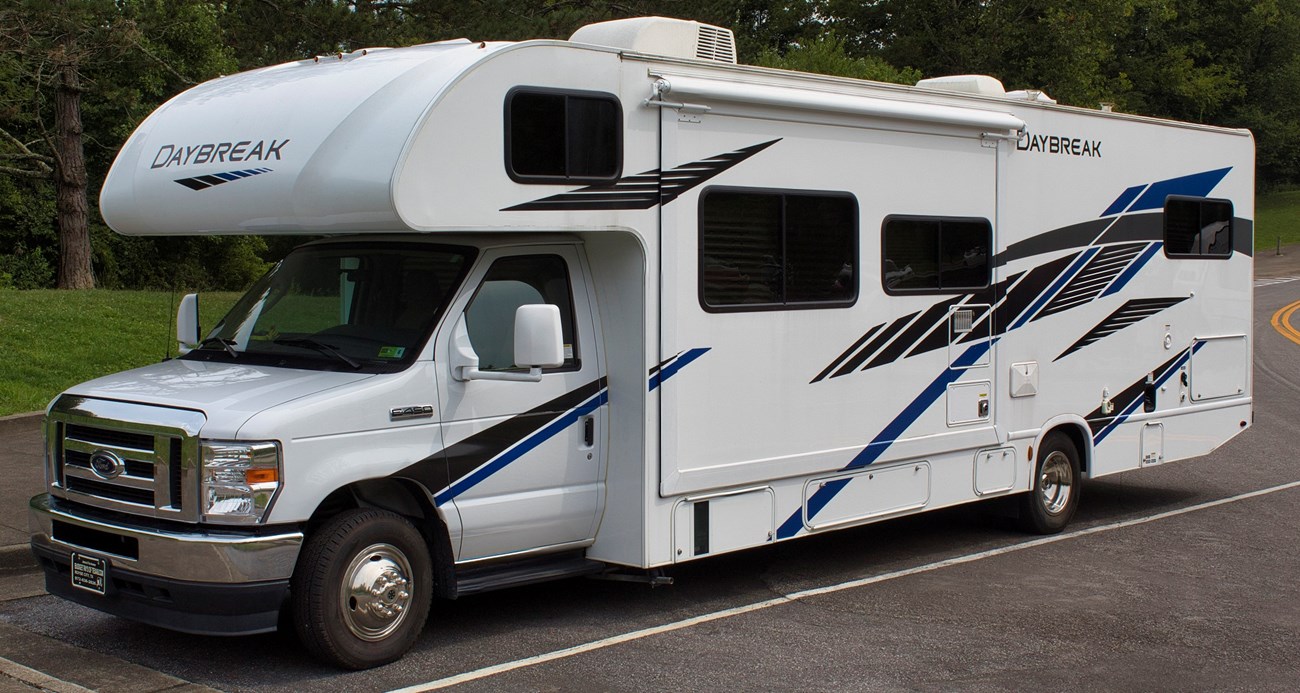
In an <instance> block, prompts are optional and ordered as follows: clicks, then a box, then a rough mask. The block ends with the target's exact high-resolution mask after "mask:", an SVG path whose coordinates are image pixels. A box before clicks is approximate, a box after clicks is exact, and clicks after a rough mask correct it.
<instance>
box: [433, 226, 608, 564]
mask: <svg viewBox="0 0 1300 693" xmlns="http://www.w3.org/2000/svg"><path fill="white" fill-rule="evenodd" d="M585 276H586V274H585V272H584V268H583V265H582V263H581V261H580V256H579V254H578V252H577V251H576V249H575V248H574V247H572V246H545V247H537V248H528V249H520V248H512V249H510V250H509V251H503V250H492V251H487V252H485V253H484V255H483V257H482V258H481V259H480V261H479V262H478V263H477V264H476V267H475V269H474V271H473V272H472V273H471V276H470V278H469V280H468V281H467V283H466V287H467V290H466V291H465V292H464V294H463V295H462V296H461V297H460V298H459V299H458V301H457V303H456V304H454V305H453V307H452V311H451V312H449V313H448V318H447V320H445V321H444V328H443V329H442V332H441V333H440V334H439V339H438V342H437V348H436V350H435V355H434V359H435V361H437V362H438V363H440V364H443V367H442V368H441V369H440V370H439V374H440V376H439V389H440V392H439V400H440V402H441V407H442V419H443V422H444V426H445V428H444V431H445V434H444V435H445V437H446V439H447V440H448V442H449V445H448V447H447V448H446V450H445V452H444V455H445V459H446V463H447V468H448V477H449V486H448V487H447V488H446V489H444V490H443V491H442V492H441V493H439V494H438V502H439V504H440V505H445V504H447V503H451V504H454V507H455V509H456V511H457V512H458V513H459V515H460V524H461V528H462V530H461V536H460V541H459V550H458V552H457V558H458V560H461V561H465V560H474V559H479V558H488V557H492V556H501V555H506V554H512V553H518V552H522V551H529V550H532V549H538V548H544V547H553V546H560V545H565V544H572V543H575V542H583V541H587V540H589V539H591V538H592V536H593V535H594V532H595V524H596V518H597V517H598V514H599V511H600V508H601V505H602V503H603V502H604V486H603V479H602V476H603V475H602V472H601V468H602V463H603V459H602V458H603V445H602V432H603V431H604V428H605V407H604V406H603V403H604V399H605V397H604V390H603V382H604V381H603V378H602V375H603V371H602V368H603V366H602V364H601V359H600V358H599V354H598V352H597V346H596V345H597V340H596V339H595V333H596V332H595V331H596V324H595V321H594V318H593V317H592V314H593V311H592V303H591V297H590V296H589V295H588V291H587V283H586V281H585ZM536 303H548V304H553V305H556V306H558V307H559V309H560V316H561V322H562V324H563V329H564V338H565V345H564V352H565V354H564V355H565V361H564V364H563V365H562V366H560V367H558V368H548V369H545V370H544V371H543V374H542V376H541V382H511V381H501V380H460V379H457V377H456V375H455V374H454V373H453V372H452V369H451V366H450V358H449V355H450V353H451V349H452V348H454V347H455V340H456V339H457V334H458V333H459V334H461V335H462V336H463V337H467V338H468V341H469V343H470V345H471V347H472V349H473V351H474V352H475V354H476V355H477V356H478V359H479V368H480V369H481V370H483V371H488V372H494V371H495V372H503V371H514V372H519V373H522V372H525V371H523V370H522V369H519V368H516V367H515V364H514V318H515V309H516V308H518V307H519V306H520V305H525V304H536ZM455 541H456V538H455V537H453V544H454V543H455Z"/></svg>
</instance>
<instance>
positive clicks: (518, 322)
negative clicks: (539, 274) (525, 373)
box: [515, 304, 564, 368]
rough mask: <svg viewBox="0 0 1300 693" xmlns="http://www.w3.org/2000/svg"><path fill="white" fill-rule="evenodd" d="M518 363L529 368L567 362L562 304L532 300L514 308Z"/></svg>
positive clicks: (553, 366) (554, 365)
mask: <svg viewBox="0 0 1300 693" xmlns="http://www.w3.org/2000/svg"><path fill="white" fill-rule="evenodd" d="M515 365H516V366H528V367H529V368H556V367H558V366H562V365H564V335H563V332H562V330H561V329H560V308H559V306H554V305H550V304H533V305H526V306H519V308H518V309H516V310H515Z"/></svg>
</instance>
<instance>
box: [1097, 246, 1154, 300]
mask: <svg viewBox="0 0 1300 693" xmlns="http://www.w3.org/2000/svg"><path fill="white" fill-rule="evenodd" d="M1164 245H1165V244H1164V243H1163V242H1161V241H1156V242H1154V243H1152V244H1151V245H1149V246H1147V249H1146V250H1143V251H1142V254H1141V255H1139V256H1138V257H1137V259H1135V260H1133V262H1132V263H1131V264H1129V266H1128V267H1127V268H1126V269H1125V270H1124V271H1123V272H1122V273H1120V275H1119V276H1118V277H1115V281H1113V282H1111V283H1110V286H1108V287H1106V290H1105V291H1103V292H1101V295H1100V296H1098V297H1097V298H1105V297H1107V296H1109V295H1111V294H1113V293H1118V292H1119V290H1120V289H1123V288H1124V285H1125V284H1128V283H1129V281H1130V280H1132V279H1133V277H1136V276H1137V275H1138V272H1140V271H1142V266H1143V265H1145V264H1147V263H1148V262H1150V261H1151V258H1153V257H1155V256H1156V253H1158V252H1160V249H1161V248H1163V247H1164Z"/></svg>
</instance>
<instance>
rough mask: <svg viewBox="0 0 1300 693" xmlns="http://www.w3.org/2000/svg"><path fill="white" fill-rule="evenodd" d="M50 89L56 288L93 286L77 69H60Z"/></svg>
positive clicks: (66, 67) (84, 152)
mask: <svg viewBox="0 0 1300 693" xmlns="http://www.w3.org/2000/svg"><path fill="white" fill-rule="evenodd" d="M59 76H60V80H59V86H58V87H57V88H56V89H55V90H54V147H55V154H54V161H55V168H54V182H55V186H56V189H57V191H58V192H57V197H56V209H57V210H58V219H59V280H58V282H59V283H58V287H59V288H60V289H93V288H95V276H94V274H92V273H91V270H90V226H89V223H88V217H87V214H86V151H85V148H84V143H83V141H82V126H81V91H82V89H81V78H80V76H79V75H78V74H77V68H76V67H75V66H73V65H65V66H63V68H62V69H61V73H60V75H59Z"/></svg>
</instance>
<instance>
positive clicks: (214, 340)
mask: <svg viewBox="0 0 1300 693" xmlns="http://www.w3.org/2000/svg"><path fill="white" fill-rule="evenodd" d="M234 343H235V340H233V339H227V338H225V337H208V338H207V339H205V340H203V341H201V342H199V345H198V346H197V347H195V348H196V349H210V348H212V345H214V344H215V345H217V346H219V347H221V348H222V349H225V350H226V353H227V354H230V358H232V359H237V358H239V352H238V351H235V347H233V346H231V345H232V344H234Z"/></svg>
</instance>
